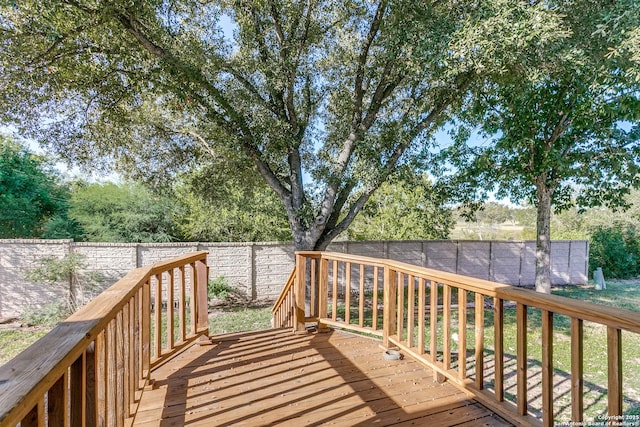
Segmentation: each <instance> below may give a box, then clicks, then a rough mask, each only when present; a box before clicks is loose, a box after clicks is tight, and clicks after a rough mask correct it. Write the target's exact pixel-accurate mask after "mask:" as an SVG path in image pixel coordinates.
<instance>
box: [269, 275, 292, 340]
mask: <svg viewBox="0 0 640 427" xmlns="http://www.w3.org/2000/svg"><path fill="white" fill-rule="evenodd" d="M295 279H296V268H295V267H293V270H291V273H290V274H289V277H288V278H287V282H286V283H285V285H284V287H283V288H282V291H280V295H279V296H278V299H277V300H276V302H275V304H274V305H273V308H272V309H271V311H272V313H273V320H272V325H273V327H274V328H293V325H294V321H293V313H294V312H293V307H294V283H295Z"/></svg>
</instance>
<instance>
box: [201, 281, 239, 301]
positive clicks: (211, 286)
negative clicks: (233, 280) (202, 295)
mask: <svg viewBox="0 0 640 427" xmlns="http://www.w3.org/2000/svg"><path fill="white" fill-rule="evenodd" d="M233 292H234V289H233V287H231V285H229V281H228V280H227V279H226V278H225V277H224V276H220V277H217V278H216V279H214V280H209V283H207V296H208V297H209V299H213V298H218V299H221V300H223V301H224V300H226V299H227V298H228V297H229V295H231V294H232V293H233Z"/></svg>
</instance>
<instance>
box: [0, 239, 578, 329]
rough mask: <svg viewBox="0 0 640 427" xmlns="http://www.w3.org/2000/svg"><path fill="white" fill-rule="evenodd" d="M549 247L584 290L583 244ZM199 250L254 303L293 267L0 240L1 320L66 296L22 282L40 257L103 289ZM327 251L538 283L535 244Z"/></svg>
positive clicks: (558, 272) (271, 257) (254, 252)
mask: <svg viewBox="0 0 640 427" xmlns="http://www.w3.org/2000/svg"><path fill="white" fill-rule="evenodd" d="M551 247H552V253H551V260H552V262H551V263H552V281H553V283H554V284H582V283H586V282H587V268H588V255H589V246H588V242H587V241H554V242H552V246H551ZM197 250H207V251H209V256H208V258H207V262H208V265H209V278H210V279H215V278H217V277H220V276H223V277H225V279H226V280H227V281H228V282H229V284H230V285H232V286H234V287H236V288H237V289H238V290H240V291H242V292H243V293H245V294H246V295H247V296H248V297H249V298H251V299H252V300H273V299H275V298H277V296H278V294H279V293H280V290H281V289H282V286H283V285H284V283H285V281H286V280H287V277H288V276H289V273H290V272H291V269H292V268H293V265H294V250H293V246H292V245H291V244H289V243H194V242H189V243H144V244H136V243H74V242H72V241H71V240H0V318H4V317H13V316H18V315H19V314H20V313H21V312H22V311H23V310H24V308H25V307H40V306H42V305H44V304H46V303H48V302H52V301H54V300H55V299H56V298H60V297H63V296H64V291H63V290H62V289H59V288H54V287H51V286H46V285H44V284H41V283H32V282H29V281H27V280H25V278H24V275H25V273H26V272H27V271H29V270H31V269H33V268H35V267H36V266H37V265H38V262H39V260H41V259H43V258H46V257H56V258H62V257H63V256H64V255H65V254H68V253H70V252H75V253H81V254H83V255H85V256H86V259H85V263H86V265H87V271H88V272H89V271H90V272H96V273H100V274H101V275H102V276H103V277H104V279H105V281H104V284H103V286H102V289H104V288H106V287H108V286H110V285H111V284H113V283H115V282H116V281H117V280H118V279H120V278H121V277H123V276H124V275H125V274H126V273H127V272H129V271H130V270H132V269H134V268H136V267H140V266H143V265H150V264H153V263H155V262H158V261H160V260H164V259H168V258H173V257H176V256H179V255H182V254H186V253H189V252H193V251H197ZM328 250H329V251H334V252H344V253H351V254H354V255H365V256H371V257H377V258H390V259H395V260H398V261H403V262H407V263H410V264H415V265H420V266H424V267H427V268H433V269H437V270H444V271H448V272H452V273H458V274H464V275H468V276H473V277H478V278H482V279H488V280H492V281H496V282H500V283H506V284H511V285H516V286H528V285H533V284H534V283H535V242H532V241H500V242H493V241H463V240H461V241H382V242H335V243H332V244H331V245H330V246H329V248H328ZM187 274H188V273H187ZM340 274H342V272H341V273H340ZM351 274H352V278H353V280H354V283H357V280H358V277H359V274H360V273H359V270H358V268H356V267H354V268H353V269H352V272H351ZM369 276H372V272H368V271H367V272H365V277H366V279H367V282H370V281H371V278H370V277H369ZM97 291H100V289H98V290H97Z"/></svg>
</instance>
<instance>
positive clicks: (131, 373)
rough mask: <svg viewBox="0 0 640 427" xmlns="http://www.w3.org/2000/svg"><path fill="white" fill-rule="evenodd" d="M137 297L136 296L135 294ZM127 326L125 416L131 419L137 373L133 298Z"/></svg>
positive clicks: (134, 303)
mask: <svg viewBox="0 0 640 427" xmlns="http://www.w3.org/2000/svg"><path fill="white" fill-rule="evenodd" d="M136 295H137V294H136ZM128 305H129V325H128V328H127V329H128V331H129V332H128V341H127V342H128V346H129V348H128V349H127V354H128V359H127V361H128V365H129V368H128V374H127V375H126V377H125V378H127V389H128V392H127V396H128V399H127V400H126V402H127V416H129V417H131V416H132V415H133V412H132V409H133V408H132V406H131V405H132V404H133V402H134V401H135V396H136V383H137V381H138V371H137V369H136V360H137V359H138V352H137V351H136V349H137V347H138V344H137V341H136V336H135V333H136V305H137V303H136V297H135V296H134V297H133V298H131V300H130V301H129V304H128Z"/></svg>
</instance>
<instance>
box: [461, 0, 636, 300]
mask: <svg viewBox="0 0 640 427" xmlns="http://www.w3.org/2000/svg"><path fill="white" fill-rule="evenodd" d="M556 3H557V4H556ZM550 6H553V8H554V10H556V11H557V12H558V13H559V14H561V16H564V18H563V19H562V28H563V34H564V35H563V37H561V38H559V39H557V40H555V41H553V42H552V43H551V44H550V46H549V48H547V49H544V50H538V49H533V50H531V51H529V52H528V56H527V57H528V61H527V62H525V63H523V64H520V65H519V66H517V67H513V68H509V69H508V70H506V71H505V72H504V73H501V74H499V75H489V76H488V78H487V79H486V80H485V81H484V82H483V84H482V87H481V88H480V90H479V92H478V96H477V97H475V98H474V99H473V100H471V102H470V103H469V108H468V109H467V110H465V113H464V114H462V115H461V116H460V117H461V118H462V119H463V120H467V123H470V125H471V126H479V127H480V129H481V131H482V133H483V134H484V136H485V137H487V138H489V139H490V140H491V143H490V144H488V145H483V146H472V145H467V144H466V139H467V137H468V136H469V130H468V129H467V130H465V129H464V128H462V130H461V131H460V133H459V136H461V139H460V140H458V143H457V144H455V145H454V146H453V147H452V149H450V150H449V152H450V154H452V157H451V158H452V159H454V163H455V164H456V166H457V167H458V168H459V177H458V182H457V183H458V188H460V187H463V188H465V189H467V190H468V192H467V193H466V194H467V196H469V195H470V196H471V197H472V198H473V197H479V198H483V197H487V196H488V195H489V194H490V192H492V191H494V190H497V193H496V195H497V197H499V198H502V197H507V196H508V197H510V198H511V199H512V201H514V202H522V201H525V200H526V201H529V202H530V203H531V204H533V205H535V206H536V207H537V227H536V228H537V253H536V257H537V262H536V289H538V290H539V291H544V292H550V286H551V282H550V261H549V257H550V236H551V231H550V226H551V222H550V218H551V209H552V207H554V208H555V209H556V210H558V211H561V210H563V209H566V208H568V207H570V206H572V205H573V204H576V205H577V206H581V207H585V206H597V205H606V206H609V207H621V206H624V204H625V198H624V196H625V195H626V194H628V193H629V191H630V189H631V188H633V187H638V186H639V185H640V173H639V171H640V126H638V119H640V98H639V94H640V80H637V79H636V78H635V77H634V75H633V74H631V73H627V72H624V71H625V70H627V69H629V68H630V67H632V66H633V60H632V58H631V57H630V56H628V55H612V54H611V52H612V49H613V48H614V47H616V46H619V45H620V44H622V43H625V42H626V41H627V38H626V36H627V33H628V32H630V31H635V30H637V29H638V28H640V4H638V2H635V1H620V2H613V3H608V2H591V1H581V2H553V4H550ZM616 17H618V18H616ZM621 17H624V19H622V18H621ZM631 17H633V18H631ZM594 29H595V30H594Z"/></svg>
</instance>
